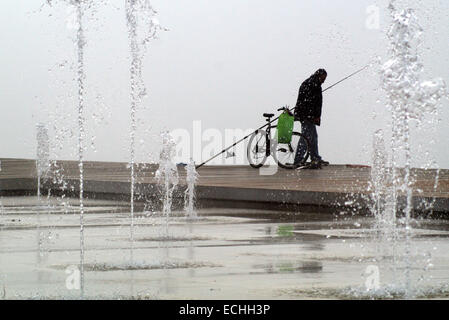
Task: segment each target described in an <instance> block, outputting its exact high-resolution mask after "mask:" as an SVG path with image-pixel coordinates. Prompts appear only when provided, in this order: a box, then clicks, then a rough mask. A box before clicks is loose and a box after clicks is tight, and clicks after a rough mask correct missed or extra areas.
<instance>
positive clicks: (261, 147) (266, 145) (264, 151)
mask: <svg viewBox="0 0 449 320" xmlns="http://www.w3.org/2000/svg"><path fill="white" fill-rule="evenodd" d="M278 111H283V112H289V113H290V110H289V109H288V107H282V108H280V109H278ZM263 116H264V117H265V118H266V121H267V122H268V123H271V118H273V117H274V114H273V113H264V114H263ZM276 128H277V125H268V126H267V129H266V131H265V130H263V129H260V130H256V131H255V132H254V133H253V134H252V136H251V138H250V140H249V142H248V147H247V158H248V162H249V164H250V166H251V167H253V168H255V169H257V168H260V167H262V166H263V165H264V164H265V162H266V161H267V159H268V157H269V156H270V155H271V156H272V157H273V158H274V160H275V161H276V162H277V164H278V166H279V167H281V168H284V169H296V168H298V167H299V166H301V164H305V163H306V161H307V159H308V158H309V155H310V143H309V141H308V140H307V138H306V137H305V136H303V135H302V134H301V133H299V132H296V131H293V132H292V140H291V141H290V143H287V144H281V143H278V142H277V136H276V133H275V131H272V130H271V129H276ZM273 132H274V133H273ZM299 143H301V145H302V146H303V148H304V151H305V152H304V156H303V157H302V159H300V161H299V164H296V165H295V164H294V160H295V156H296V150H297V148H298V145H299ZM272 150H274V152H272Z"/></svg>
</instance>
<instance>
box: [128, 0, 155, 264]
mask: <svg viewBox="0 0 449 320" xmlns="http://www.w3.org/2000/svg"><path fill="white" fill-rule="evenodd" d="M125 2H126V3H125V5H126V22H127V25H128V38H129V49H130V54H131V65H130V86H131V107H130V114H131V128H130V161H129V168H130V170H131V174H130V175H131V192H130V193H131V198H130V202H131V203H130V207H131V208H130V209H131V214H130V219H131V221H130V240H131V244H133V241H134V192H135V184H136V168H135V153H136V150H135V141H136V131H137V119H136V113H137V109H138V107H139V106H140V104H141V102H142V99H143V98H144V97H145V96H146V88H145V85H144V81H143V78H142V65H143V58H144V54H145V50H146V45H147V43H148V42H149V40H150V39H152V38H154V37H155V35H156V31H157V30H158V29H159V28H160V27H159V24H158V22H157V20H156V19H155V18H154V15H155V14H156V11H154V10H153V8H152V6H151V4H150V2H149V1H148V0H125ZM131 259H132V258H131Z"/></svg>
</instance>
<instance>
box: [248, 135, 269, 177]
mask: <svg viewBox="0 0 449 320" xmlns="http://www.w3.org/2000/svg"><path fill="white" fill-rule="evenodd" d="M265 134H266V133H265V131H264V130H257V131H256V132H254V133H253V135H252V136H251V138H249V142H248V147H247V157H248V162H249V165H250V166H251V167H253V168H255V169H257V168H260V167H262V166H263V165H264V163H265V161H266V160H267V141H266V137H265Z"/></svg>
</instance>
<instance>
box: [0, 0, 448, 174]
mask: <svg viewBox="0 0 449 320" xmlns="http://www.w3.org/2000/svg"><path fill="white" fill-rule="evenodd" d="M403 2H405V3H406V4H407V3H408V4H409V5H411V6H412V7H414V8H415V9H416V10H417V13H418V15H419V18H420V23H421V25H422V26H423V27H424V30H425V33H424V35H423V45H422V48H421V50H422V52H423V55H422V58H423V62H424V66H425V70H426V74H427V76H426V78H435V77H442V78H443V79H444V80H445V81H446V83H449V46H448V37H449V25H448V23H447V21H448V17H449V2H448V1H441V0H429V1H425V3H422V2H420V1H403ZM42 3H44V1H43V0H42V1H39V0H5V1H2V3H1V4H0V24H1V25H0V38H1V40H2V45H1V49H0V66H1V67H2V71H1V75H0V108H1V110H2V116H1V117H0V121H1V123H0V136H1V138H0V148H1V149H0V150H1V154H0V157H24V158H34V157H35V154H36V151H35V149H36V143H35V123H36V122H46V123H48V124H50V125H51V124H52V123H56V124H57V125H56V126H57V127H58V128H59V129H58V130H59V134H60V135H64V140H63V142H64V145H63V146H62V149H61V150H59V151H58V152H57V154H56V156H58V157H59V158H64V159H76V154H75V153H74V147H75V142H76V134H77V132H76V99H75V96H74V94H75V92H76V87H75V83H74V81H73V77H74V69H73V64H72V63H73V59H74V58H75V48H74V45H73V42H72V40H73V36H74V30H71V29H70V28H67V18H68V15H69V13H70V12H69V11H67V9H66V8H65V5H57V6H55V7H54V8H49V7H44V8H43V9H42V10H39V8H40V7H41V4H42ZM416 3H419V6H418V5H416ZM152 4H153V6H154V8H155V9H156V10H157V11H158V15H157V18H158V20H159V21H160V23H161V25H163V26H164V27H166V28H168V29H169V31H165V32H160V33H159V34H158V39H155V40H153V41H152V42H151V43H150V45H149V47H148V51H147V55H146V57H145V61H144V70H143V71H144V79H145V82H146V86H147V89H148V93H149V97H148V99H147V100H145V105H146V106H147V109H146V110H144V111H141V112H139V113H138V116H139V117H140V118H141V119H142V121H141V122H140V123H139V126H140V127H139V128H140V131H139V139H138V140H139V148H140V149H139V153H138V156H139V159H140V160H141V161H148V160H150V158H151V157H157V151H156V150H157V147H156V144H157V139H156V138H154V137H153V136H152V134H157V133H158V132H159V131H160V130H161V129H163V128H166V129H169V130H172V129H176V128H184V129H187V130H189V131H191V130H192V122H193V121H195V120H201V122H202V127H203V130H205V129H208V128H215V129H217V130H219V131H220V132H223V136H224V130H225V128H230V129H233V128H241V129H247V128H255V127H257V126H258V125H260V124H261V123H263V121H264V119H263V118H262V113H264V112H272V111H275V109H276V108H277V107H280V106H282V105H290V106H293V105H294V104H295V102H296V98H297V91H298V87H299V85H300V84H301V82H302V81H303V80H304V79H306V78H307V77H308V76H309V75H310V74H311V73H313V72H314V71H315V70H316V69H317V68H320V67H324V68H326V70H327V71H328V79H327V81H326V83H325V85H324V87H326V86H328V85H330V84H332V83H333V82H335V81H338V80H339V79H340V78H342V77H344V76H346V75H347V74H349V73H351V72H353V71H355V70H356V69H358V68H360V67H362V66H363V65H365V64H366V63H367V62H368V61H370V60H372V58H373V57H375V56H377V55H379V56H380V57H381V59H382V61H385V59H386V54H387V52H386V49H387V45H388V42H387V39H386V36H385V28H386V27H387V26H388V24H389V22H390V21H389V16H388V12H387V10H386V6H387V1H384V0H383V1H374V0H350V1H349V0H332V1H325V0H318V1H293V0H290V1H287V0H282V1H267V0H257V1H256V0H247V1H242V0H227V1H207V0H195V1H185V0H170V1H167V0H165V1H164V0H154V1H152ZM370 5H377V6H379V8H380V9H381V11H380V14H381V15H380V29H379V30H370V29H368V28H366V26H365V22H366V19H367V17H368V14H367V13H366V9H367V7H368V6H370ZM86 27H87V33H86V40H87V48H86V76H87V79H86V81H87V93H86V94H87V98H88V100H87V109H89V110H88V111H87V114H86V115H87V116H88V117H89V118H90V117H91V116H92V115H93V114H95V115H96V117H95V119H94V120H92V119H89V121H88V124H87V125H88V134H89V137H88V139H87V140H88V144H89V145H90V144H91V142H92V143H93V145H94V146H95V150H96V152H95V151H94V148H90V147H89V150H88V151H87V159H89V160H109V161H128V159H129V147H128V143H129V124H130V120H129V60H128V56H129V53H128V39H127V28H126V21H125V14H124V1H121V0H120V1H116V0H110V1H107V3H106V4H104V5H101V6H99V7H98V10H97V11H96V12H93V13H92V14H90V15H89V18H86ZM383 96H384V93H383V92H382V90H380V89H379V75H378V67H377V66H374V67H373V68H371V69H369V70H368V71H366V72H364V73H363V74H361V75H358V76H356V77H354V78H352V79H350V80H348V81H347V82H345V83H343V84H341V85H339V86H338V87H336V88H334V89H332V91H329V92H328V93H325V96H324V105H323V118H322V126H321V127H320V128H319V131H318V134H319V145H320V153H321V155H322V156H323V158H324V159H326V160H328V161H330V162H332V163H364V164H369V163H370V162H371V140H372V135H373V132H374V131H375V130H376V129H379V128H383V129H384V130H385V131H388V127H387V125H388V112H387V110H386V109H385V107H384V105H383V104H382V99H383V98H382V97H383ZM378 99H381V101H380V103H378V102H377V100H378ZM448 106H449V103H448V101H447V100H446V101H444V104H443V105H442V106H440V107H439V108H440V118H441V121H440V123H439V126H438V127H437V128H435V132H434V133H435V136H436V141H435V144H433V145H430V146H429V144H428V142H427V141H428V139H429V137H430V136H431V134H432V133H433V131H432V129H431V128H424V129H425V130H424V132H423V133H422V134H421V133H419V136H418V134H417V131H416V130H415V131H414V134H413V136H412V138H413V139H414V143H413V146H412V147H413V150H412V152H414V153H415V154H416V153H419V152H423V149H422V147H420V145H424V146H425V147H424V149H426V148H427V146H429V150H430V152H431V154H432V155H433V156H434V158H435V159H436V160H437V163H438V164H439V165H440V166H441V167H444V168H449V109H448ZM55 119H56V120H55ZM52 121H53V122H52ZM55 121H56V122H55ZM61 127H65V128H67V131H64V130H61V129H60V128H61ZM50 129H51V130H50V132H51V133H52V137H53V138H54V135H55V134H56V132H53V131H52V130H53V129H52V127H50ZM144 129H148V132H144ZM91 136H95V139H91ZM140 140H142V145H140ZM61 141H62V140H61ZM195 160H196V161H197V162H199V161H200V160H201V159H195ZM203 160H204V159H203ZM421 160H422V161H424V160H426V159H416V165H421V163H420V161H421Z"/></svg>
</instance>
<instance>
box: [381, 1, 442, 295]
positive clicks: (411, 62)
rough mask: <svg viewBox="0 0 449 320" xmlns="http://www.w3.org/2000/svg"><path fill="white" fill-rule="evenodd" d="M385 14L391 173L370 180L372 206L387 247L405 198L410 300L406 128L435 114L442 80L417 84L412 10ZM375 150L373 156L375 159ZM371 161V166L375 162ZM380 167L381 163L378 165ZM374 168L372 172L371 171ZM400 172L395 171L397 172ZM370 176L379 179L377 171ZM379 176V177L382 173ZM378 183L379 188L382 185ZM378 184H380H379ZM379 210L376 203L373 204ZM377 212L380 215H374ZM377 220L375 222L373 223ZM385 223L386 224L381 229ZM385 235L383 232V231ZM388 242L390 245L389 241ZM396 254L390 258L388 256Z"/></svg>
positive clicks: (418, 30)
mask: <svg viewBox="0 0 449 320" xmlns="http://www.w3.org/2000/svg"><path fill="white" fill-rule="evenodd" d="M389 10H390V14H391V18H392V24H391V26H390V28H389V31H388V39H389V41H390V55H391V56H390V59H389V60H388V61H387V62H386V63H385V64H384V65H383V67H382V72H381V74H382V86H383V89H384V90H385V92H386V95H387V101H388V103H387V104H388V105H387V106H388V108H389V109H390V110H391V114H392V124H391V126H392V139H391V151H392V154H391V172H389V173H388V176H386V178H385V179H382V180H380V179H379V177H375V176H373V180H372V182H373V185H374V186H376V188H375V190H377V191H376V192H379V190H382V189H384V190H386V194H385V203H381V206H377V209H376V210H375V211H377V214H378V215H379V213H380V215H379V218H380V221H382V223H384V227H385V226H387V227H388V228H390V229H389V232H388V234H389V236H390V241H391V240H393V242H395V241H396V240H395V239H396V236H397V234H398V233H397V232H398V230H397V221H396V213H397V212H399V211H400V210H399V209H400V208H399V206H398V200H399V197H400V196H401V197H404V196H405V199H406V201H405V208H404V209H403V214H404V216H405V219H404V230H403V231H404V233H405V252H404V255H403V257H404V263H405V272H404V276H405V279H404V290H405V296H406V297H411V296H412V295H413V293H412V279H411V263H412V262H411V221H412V210H413V203H412V200H413V198H412V191H413V190H412V185H413V177H412V172H411V165H412V152H411V147H410V146H411V144H410V129H411V122H412V121H415V122H417V123H418V124H419V123H420V122H422V121H423V119H424V116H425V115H426V114H429V113H430V114H433V113H435V112H437V105H438V103H439V101H440V100H441V98H442V97H443V96H445V95H446V90H445V84H444V82H443V80H442V79H435V80H431V81H422V80H421V75H422V72H423V66H422V64H421V63H420V60H419V54H418V47H419V43H420V40H421V33H422V32H423V30H422V28H421V26H420V25H419V24H418V22H417V19H416V16H415V13H414V11H413V10H412V9H404V10H397V9H396V7H395V1H390V5H389ZM378 152H379V151H378V150H375V153H378ZM375 161H376V160H375ZM383 161H384V160H383ZM376 166H377V164H376V162H375V163H374V167H376ZM401 166H403V167H404V169H403V170H400V169H399V167H401ZM373 169H374V171H376V170H377V171H378V172H376V173H375V174H382V172H379V168H373ZM384 173H385V171H384ZM382 181H383V183H380V182H382ZM379 183H380V184H379ZM376 205H379V202H378V203H377V204H376ZM379 210H381V211H380V212H379ZM378 220H379V219H378ZM385 222H388V223H387V224H386V225H385ZM384 230H385V229H384ZM391 236H393V239H391ZM395 255H396V253H394V256H395Z"/></svg>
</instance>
